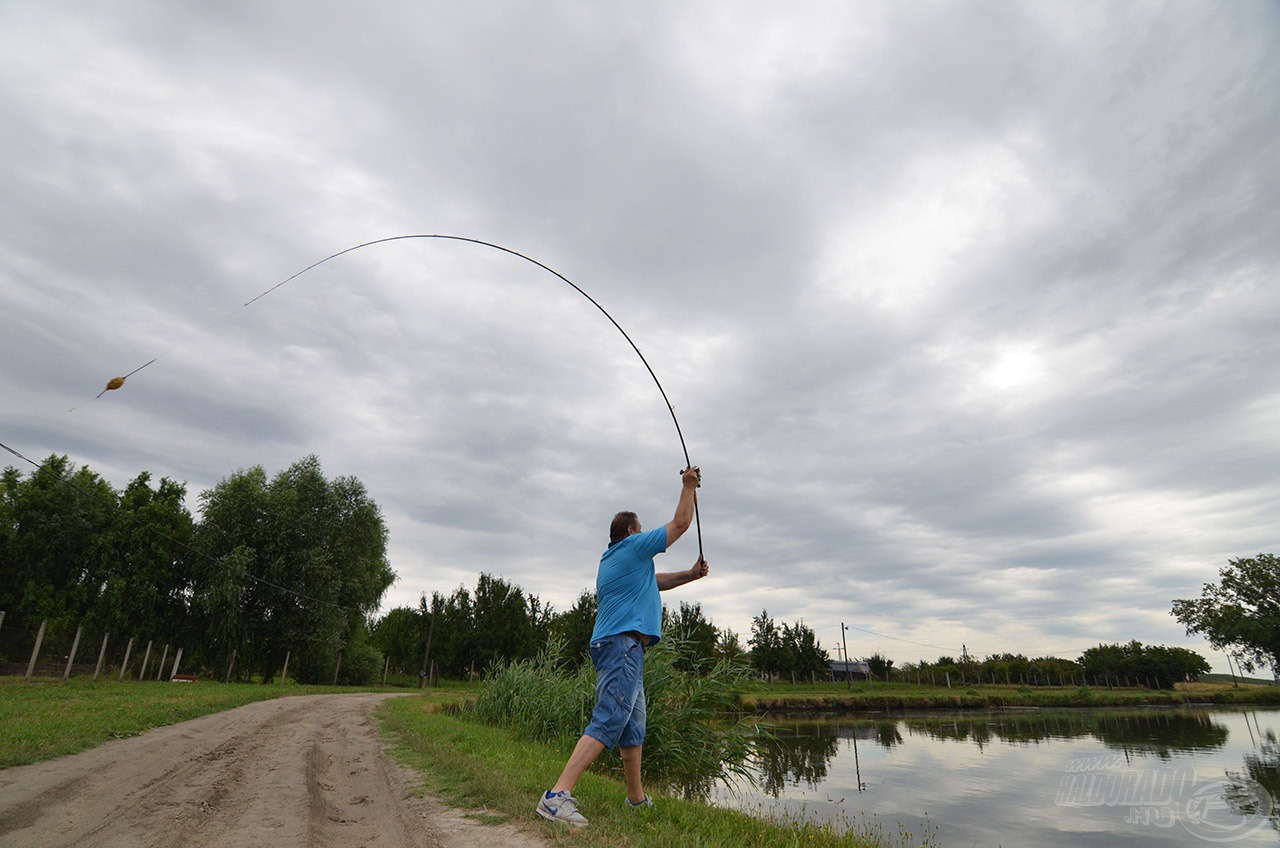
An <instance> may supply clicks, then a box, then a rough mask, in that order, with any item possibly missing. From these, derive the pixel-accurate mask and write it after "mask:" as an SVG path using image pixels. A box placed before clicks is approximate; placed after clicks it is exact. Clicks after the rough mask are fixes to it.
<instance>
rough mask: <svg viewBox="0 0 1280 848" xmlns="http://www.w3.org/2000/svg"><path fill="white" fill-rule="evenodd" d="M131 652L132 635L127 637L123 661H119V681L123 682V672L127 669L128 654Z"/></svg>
mask: <svg viewBox="0 0 1280 848" xmlns="http://www.w3.org/2000/svg"><path fill="white" fill-rule="evenodd" d="M132 653H133V637H132V636H130V637H129V644H128V645H127V646H125V649H124V662H122V663H120V680H119V682H120V683H123V682H124V673H125V672H126V671H128V670H129V655H130V654H132Z"/></svg>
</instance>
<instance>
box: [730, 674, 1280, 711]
mask: <svg viewBox="0 0 1280 848" xmlns="http://www.w3.org/2000/svg"><path fill="white" fill-rule="evenodd" d="M1199 703H1214V704H1280V686H1266V685H1254V684H1247V683H1241V684H1240V685H1239V686H1238V687H1236V686H1233V685H1232V684H1231V683H1220V682H1212V683H1179V684H1178V685H1177V687H1176V688H1175V689H1174V690H1172V691H1170V690H1151V689H1142V688H1116V689H1107V688H1106V687H1093V686H1035V687H1031V686H1004V685H1000V684H990V683H983V684H969V685H965V686H962V685H959V684H957V685H955V686H954V687H953V688H951V689H948V688H946V687H945V686H928V685H923V686H917V685H914V684H908V683H879V682H871V681H862V682H856V683H854V684H853V689H852V691H851V690H850V689H849V685H848V684H847V683H800V684H790V683H773V684H766V685H765V686H764V687H763V689H762V690H761V691H759V692H758V693H757V694H753V695H748V696H746V697H745V698H743V706H744V707H746V708H748V709H753V710H755V711H756V712H769V711H771V710H776V711H819V712H820V711H831V712H835V711H854V712H884V711H886V710H890V711H892V710H922V709H923V710H929V709H942V710H946V709H952V710H955V709H966V710H967V709H992V708H999V707H1124V706H1137V705H1142V704H1167V705H1174V704H1199Z"/></svg>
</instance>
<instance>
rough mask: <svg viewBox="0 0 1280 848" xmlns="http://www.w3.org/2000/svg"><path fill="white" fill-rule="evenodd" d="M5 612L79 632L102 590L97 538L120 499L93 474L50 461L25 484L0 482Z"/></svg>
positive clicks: (9, 473)
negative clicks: (82, 622) (78, 625)
mask: <svg viewBox="0 0 1280 848" xmlns="http://www.w3.org/2000/svg"><path fill="white" fill-rule="evenodd" d="M0 499H2V502H3V508H0V517H2V519H3V526H0V609H4V610H8V611H9V614H10V615H11V616H18V617H23V618H26V619H28V620H32V621H38V620H40V619H49V620H50V623H51V624H52V625H53V626H54V627H55V628H58V627H64V628H65V627H70V628H71V629H74V627H75V624H74V623H75V622H77V621H78V620H79V619H80V618H81V617H82V616H83V615H84V614H85V613H87V612H88V611H89V610H90V609H92V608H93V605H94V602H95V601H96V600H97V597H98V592H99V589H100V585H101V584H100V581H99V574H98V573H97V571H98V569H97V564H98V562H99V555H98V554H99V549H98V545H99V537H100V535H101V534H102V533H103V532H104V531H106V530H107V528H109V527H110V526H111V524H112V521H113V512H114V510H115V507H116V505H117V499H118V495H117V493H116V491H115V490H114V489H113V488H112V487H111V485H110V484H109V483H107V481H105V480H103V479H102V478H101V477H99V476H98V475H97V474H95V473H94V472H92V471H90V470H89V469H88V468H77V467H76V466H75V465H73V464H72V463H71V462H70V461H69V460H68V459H67V457H65V456H50V457H49V458H48V459H46V460H45V461H44V462H43V463H42V464H41V465H40V467H39V468H37V469H36V470H35V471H33V472H32V473H31V474H30V475H29V476H27V477H26V478H25V479H24V478H23V477H22V476H21V475H20V474H19V473H18V472H17V470H16V469H14V468H8V469H6V470H5V472H4V475H3V477H0Z"/></svg>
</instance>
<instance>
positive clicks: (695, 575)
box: [654, 557, 711, 592]
mask: <svg viewBox="0 0 1280 848" xmlns="http://www.w3.org/2000/svg"><path fill="white" fill-rule="evenodd" d="M710 570H711V569H710V567H709V566H708V565H707V561H706V559H705V558H703V557H698V561H697V562H695V563H694V564H693V568H690V569H688V570H687V571H669V572H667V573H665V574H656V575H654V576H655V577H657V578H658V591H659V592H665V591H667V590H668V589H674V588H675V587H677V586H683V585H684V584H686V583H692V582H693V581H694V580H701V579H702V578H703V577H706V576H707V572H709V571H710Z"/></svg>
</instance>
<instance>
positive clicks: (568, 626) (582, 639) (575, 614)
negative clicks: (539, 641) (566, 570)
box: [551, 589, 598, 669]
mask: <svg viewBox="0 0 1280 848" xmlns="http://www.w3.org/2000/svg"><path fill="white" fill-rule="evenodd" d="M597 606H598V601H597V599H596V593H595V592H594V591H593V590H591V589H583V590H582V593H581V594H579V595H578V600H576V601H574V603H573V606H571V607H569V609H567V610H565V611H564V612H562V613H557V614H556V615H555V616H553V617H552V620H551V638H552V639H555V640H557V641H558V642H560V644H561V645H563V646H564V649H565V661H566V662H568V663H569V665H570V666H571V667H572V668H574V669H576V668H578V667H579V666H581V665H582V664H583V663H584V662H586V660H587V657H589V656H590V648H591V633H592V631H594V629H595V626H596V608H597Z"/></svg>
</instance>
